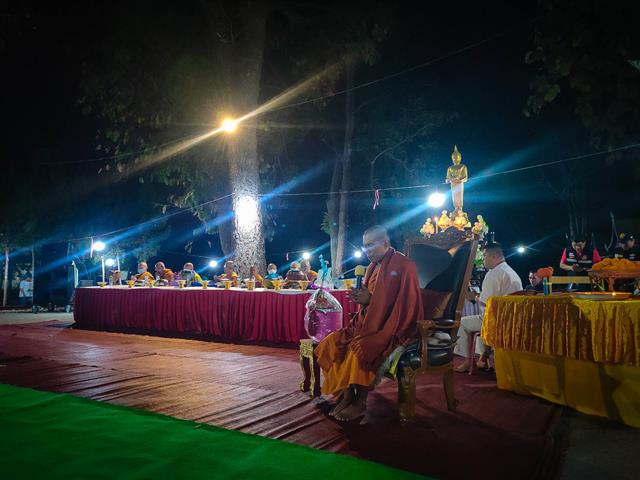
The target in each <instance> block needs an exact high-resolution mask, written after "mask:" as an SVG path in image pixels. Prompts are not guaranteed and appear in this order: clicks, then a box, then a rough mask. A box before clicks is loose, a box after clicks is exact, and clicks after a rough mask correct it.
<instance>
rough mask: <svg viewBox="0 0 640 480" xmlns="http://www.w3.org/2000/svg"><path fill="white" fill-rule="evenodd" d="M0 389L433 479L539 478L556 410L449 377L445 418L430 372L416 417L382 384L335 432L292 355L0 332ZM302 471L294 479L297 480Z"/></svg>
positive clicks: (548, 469) (480, 378)
mask: <svg viewBox="0 0 640 480" xmlns="http://www.w3.org/2000/svg"><path fill="white" fill-rule="evenodd" d="M0 364H1V365H2V367H1V368H0V382H2V383H8V384H13V385H19V386H25V387H32V388H37V389H41V390H49V391H52V392H66V393H72V394H74V395H78V396H82V397H87V398H92V399H95V400H100V401H105V402H110V403H114V404H119V405H125V406H129V407H135V408H141V409H146V410H151V411H154V412H159V413H162V414H166V415H170V416H173V417H177V418H183V419H189V420H195V421H198V422H203V423H209V424H213V425H217V426H220V427H224V428H228V429H235V430H240V431H243V432H247V433H255V434H258V435H263V436H267V437H271V438H276V439H281V440H285V441H288V442H295V443H300V444H304V445H309V446H312V447H315V448H321V449H325V450H330V451H334V452H339V453H343V454H347V455H353V456H357V457H362V458H367V459H370V460H373V461H376V462H379V463H383V464H387V465H391V466H394V467H398V468H401V469H404V470H410V471H414V472H417V473H421V474H425V475H431V476H435V477H438V478H471V477H473V478H492V479H495V478H518V479H525V478H549V476H550V475H551V474H552V471H553V469H554V468H555V467H556V465H557V463H558V459H559V458H558V449H557V448H556V447H555V442H554V439H553V435H552V433H553V429H554V426H555V425H556V423H557V420H558V417H559V413H560V411H561V410H560V408H559V407H557V406H555V405H552V404H548V403H546V402H544V401H541V400H538V399H534V398H527V397H521V396H517V395H515V394H511V393H508V392H502V391H499V390H497V388H496V385H495V380H494V379H493V378H492V377H490V376H486V375H484V374H479V375H474V376H468V375H457V376H456V378H455V381H456V397H457V399H458V400H459V401H460V405H459V407H458V411H457V412H455V413H451V412H448V411H447V410H446V405H445V401H444V395H443V392H442V387H441V385H440V382H439V378H437V377H433V378H430V377H427V378H422V379H421V380H420V381H419V384H418V393H417V397H418V405H417V421H416V423H415V424H414V425H411V426H409V427H407V428H402V427H400V425H399V423H398V419H397V406H396V400H395V392H396V386H395V384H394V383H393V382H390V381H389V382H387V383H384V384H383V385H381V386H380V387H379V388H378V389H377V390H376V391H375V393H374V394H372V395H371V396H370V410H371V418H370V419H369V423H368V424H367V425H364V426H360V425H351V424H349V425H343V424H340V423H337V422H335V421H334V420H332V419H331V418H330V417H328V416H327V415H326V411H327V409H328V408H329V406H328V405H326V404H325V405H321V406H317V405H315V404H313V403H312V401H311V399H310V398H309V397H308V396H307V395H305V394H303V393H301V392H299V391H298V382H299V379H300V377H299V376H300V371H299V366H298V356H297V352H296V351H295V350H290V349H280V348H268V347H258V346H248V345H231V344H220V343H210V342H202V341H194V340H182V339H167V338H157V337H147V336H138V335H126V334H118V333H104V332H92V331H80V330H72V329H62V328H55V326H54V324H39V325H28V326H2V327H0ZM303 473H304V472H301V474H303Z"/></svg>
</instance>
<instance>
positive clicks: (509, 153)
mask: <svg viewBox="0 0 640 480" xmlns="http://www.w3.org/2000/svg"><path fill="white" fill-rule="evenodd" d="M425 4H426V5H428V10H427V11H423V12H420V13H418V12H417V11H416V8H415V7H414V6H413V5H410V4H402V3H401V4H400V5H399V6H398V8H397V13H396V15H397V22H396V26H395V28H394V29H393V30H392V31H391V32H390V35H389V37H388V39H387V40H386V41H385V42H384V43H383V44H382V46H381V55H380V58H379V60H378V62H377V63H376V64H375V65H373V66H372V67H369V68H362V69H360V70H359V71H358V73H357V75H358V76H357V79H356V83H360V82H365V81H368V80H371V79H374V78H379V77H381V76H384V75H387V74H389V73H393V72H395V71H399V70H402V69H404V68H406V67H408V66H411V65H415V64H418V63H421V62H423V61H426V60H428V59H431V58H435V57H439V56H441V55H443V54H446V53H448V52H452V51H455V50H456V49H459V48H461V47H463V46H465V45H468V44H470V43H473V42H476V41H478V40H482V39H485V38H488V37H491V36H492V35H494V34H496V33H499V32H504V31H505V30H508V29H510V30H509V31H508V32H507V33H505V34H504V35H502V36H499V37H497V38H495V39H492V40H490V41H488V42H487V43H485V44H483V45H481V46H478V47H476V48H473V49H471V50H469V51H467V52H464V53H461V54H459V55H455V56H453V57H451V58H449V59H446V60H443V61H441V62H438V63H436V64H434V65H432V66H429V67H426V68H423V69H420V70H417V71H415V72H412V73H408V74H406V75H402V76H399V77H396V78H394V79H391V80H389V81H386V82H382V83H379V84H377V85H375V86H373V87H370V88H366V89H362V90H360V91H359V92H358V94H357V97H356V98H357V99H363V98H367V97H368V96H375V95H378V94H380V92H381V91H384V90H385V89H394V91H402V89H403V88H404V86H406V85H411V86H413V87H415V86H416V85H423V86H424V87H423V88H424V89H425V91H427V92H428V93H429V94H430V95H431V96H432V97H433V98H434V99H437V102H438V103H439V108H447V109H450V110H451V111H456V112H458V114H459V117H458V119H457V120H456V121H454V122H453V123H451V124H449V125H447V126H446V127H444V128H441V129H439V130H438V132H437V136H438V138H437V141H438V144H439V145H441V147H442V148H441V159H442V166H443V171H442V176H443V177H444V173H445V171H444V168H445V167H446V165H447V164H448V162H449V158H450V157H449V156H450V153H451V149H452V146H453V144H454V143H456V144H457V145H458V146H459V148H460V150H461V151H462V154H463V162H464V163H465V164H466V165H467V166H468V168H469V172H470V176H471V177H473V176H474V175H478V174H482V173H487V172H490V171H501V170H506V169H511V168H517V167H521V166H526V165H532V164H537V163H540V162H545V161H550V160H556V159H560V158H564V157H569V156H573V155H578V154H581V153H587V152H590V151H592V147H591V146H590V145H589V137H588V134H587V132H586V131H585V130H584V129H582V128H581V127H580V125H579V122H578V120H577V119H576V118H575V116H574V115H573V113H572V112H571V109H570V107H569V106H568V105H566V104H565V103H564V101H563V100H561V101H559V102H556V104H554V105H553V106H552V107H551V108H549V109H548V110H547V111H545V112H544V113H543V114H542V115H541V116H539V117H536V118H532V119H527V118H525V117H524V116H523V114H522V108H523V106H524V104H525V101H526V98H527V95H528V81H529V78H530V74H531V72H530V70H529V69H528V67H527V66H526V65H525V63H524V55H525V53H526V51H527V50H528V49H529V48H530V46H531V43H530V42H531V40H530V35H531V28H532V23H530V22H529V23H528V21H530V20H532V19H533V18H535V17H536V16H538V15H540V11H539V10H538V5H539V4H538V2H537V1H530V2H508V1H504V2H495V1H494V2H491V1H490V2H437V3H436V2H425ZM90 8H91V7H89V4H86V3H83V4H73V5H67V6H58V5H56V6H45V7H38V8H35V9H32V10H31V16H30V18H29V19H28V20H26V21H25V22H24V25H23V26H22V27H21V28H20V31H19V32H18V33H17V34H15V35H12V36H11V37H10V39H9V41H8V42H7V44H6V48H5V49H4V51H3V52H2V56H3V58H2V61H3V64H4V65H5V68H4V69H3V70H4V74H3V75H2V95H3V104H4V105H5V106H4V107H3V110H4V111H5V129H4V140H3V142H2V152H3V157H4V158H5V161H7V162H9V163H10V164H11V166H10V167H9V168H12V169H16V170H18V171H19V172H21V175H24V177H25V178H26V177H29V178H32V177H34V176H36V177H39V178H41V179H42V182H43V183H42V184H41V186H39V187H38V190H37V192H34V193H35V194H37V195H38V196H39V197H41V198H45V199H47V201H50V202H55V201H56V199H55V198H51V192H50V191H48V187H47V186H46V185H47V177H48V175H49V174H48V169H51V168H56V169H59V168H63V169H64V170H63V172H65V174H66V177H67V178H68V179H71V180H68V181H70V182H83V181H86V179H87V178H88V177H90V176H92V175H94V173H95V171H96V169H95V168H94V166H93V165H91V164H82V165H79V166H77V165H65V166H64V167H61V166H45V165H41V162H43V161H59V160H67V161H68V160H81V159H86V158H93V157H96V156H98V155H97V153H96V151H95V141H94V132H95V129H96V128H97V124H96V122H95V121H94V120H93V119H91V118H90V117H86V116H83V115H82V113H81V112H80V111H79V109H78V108H77V106H76V102H75V101H76V99H77V98H78V82H79V79H80V76H81V72H82V61H83V60H85V59H87V58H91V55H93V54H94V49H93V46H95V45H97V43H98V42H99V41H100V38H101V37H102V35H103V34H104V32H106V31H108V29H109V28H110V24H109V21H108V19H109V16H110V15H121V14H122V15H126V10H123V9H122V6H121V5H120V6H119V7H118V6H114V7H113V10H106V11H105V12H97V11H92V10H90ZM101 8H105V9H109V8H110V7H101ZM118 8H119V9H120V10H119V11H116V9H118ZM296 148H297V149H298V152H297V153H298V154H300V155H311V156H313V155H316V156H318V157H319V160H320V158H321V157H322V156H323V155H324V154H323V153H318V147H317V145H316V144H314V143H313V142H312V141H309V142H308V143H306V144H305V143H303V144H301V145H299V146H298V147H296ZM576 168H581V166H580V165H576ZM329 178H330V171H329V170H326V171H325V174H323V175H320V176H318V177H316V178H314V179H313V180H312V181H311V182H309V183H306V184H304V185H302V186H300V187H299V191H318V190H328V188H329ZM26 184H27V185H31V183H30V182H26ZM42 185H43V186H42ZM12 187H13V188H23V186H20V185H13V186H9V188H12ZM29 188H32V187H29ZM136 188H139V187H138V185H137V184H133V185H132V184H122V185H116V186H113V185H110V186H101V187H100V188H98V189H96V190H95V191H94V192H93V194H92V195H93V196H94V197H99V196H106V195H107V196H109V197H111V198H112V199H113V201H127V198H129V193H130V192H132V190H133V189H136ZM603 188H605V189H607V190H606V191H607V194H606V195H604V198H603V202H602V203H601V206H600V208H599V209H598V211H595V212H593V217H592V220H593V223H594V230H595V231H596V233H597V235H598V239H599V240H600V241H601V242H604V241H606V240H608V235H609V219H608V211H609V210H610V209H614V210H617V211H619V212H620V215H621V216H622V218H623V220H622V222H623V223H624V217H625V215H626V216H630V215H631V213H632V212H630V210H629V209H627V210H626V211H625V210H624V208H623V207H621V206H622V205H624V204H625V202H624V199H625V196H626V194H625V192H621V191H617V190H615V188H614V187H612V186H611V185H609V184H608V183H607V182H606V181H605V180H603ZM8 193H9V194H10V193H11V190H9V192H8ZM425 195H426V192H424V191H410V192H408V193H407V196H406V199H405V200H406V202H407V205H408V208H410V206H412V205H416V204H418V203H419V202H423V201H424V198H425ZM353 200H354V202H353V204H354V206H355V207H354V208H356V209H359V208H360V209H361V210H358V211H366V209H368V207H363V206H364V205H367V206H368V205H370V203H371V202H372V198H371V196H370V195H364V196H363V195H359V196H356V197H354V199H353ZM319 202H320V200H319V199H317V198H315V197H313V198H311V199H300V200H299V201H298V200H297V201H295V202H291V201H290V202H288V203H287V206H288V208H289V210H288V211H287V215H286V219H284V218H280V219H279V222H280V227H279V229H278V232H277V234H276V238H275V241H274V242H271V243H268V244H267V257H268V258H270V259H273V260H275V261H276V262H279V263H282V262H283V261H284V258H282V257H280V256H277V255H276V254H277V253H280V252H284V251H287V250H298V249H300V248H313V247H314V246H316V245H319V244H321V243H324V242H325V241H327V239H328V237H326V235H325V234H324V233H322V232H321V231H320V229H319V224H320V221H321V212H322V211H324V209H325V205H324V199H322V201H321V204H319ZM384 202H385V197H384V196H383V206H384ZM3 203H5V204H6V202H3ZM82 205H83V207H82V209H83V212H84V214H85V215H86V217H85V218H86V219H87V221H91V222H92V223H93V227H94V230H95V231H96V232H99V231H103V230H110V229H112V228H117V227H120V226H124V225H128V224H130V223H134V222H132V221H131V220H132V219H128V218H109V215H105V212H102V211H101V212H98V211H92V207H91V204H88V206H87V203H86V202H85V201H83V202H82ZM4 206H5V207H6V205H4ZM465 207H466V208H465V210H467V211H468V212H470V213H471V214H473V215H474V216H475V214H476V213H482V214H483V215H484V216H485V218H486V219H487V221H488V222H489V224H490V225H491V227H492V229H493V230H495V232H496V239H497V240H499V241H502V242H503V243H504V244H505V246H507V247H508V248H513V247H515V246H516V245H517V244H520V243H523V244H529V243H532V242H534V241H536V240H539V239H541V238H543V237H546V236H549V238H548V239H547V240H546V241H544V242H542V243H540V244H538V245H536V248H537V249H539V250H540V251H539V252H537V253H536V252H533V255H527V256H525V257H523V258H514V259H512V263H513V264H514V265H515V267H516V268H517V269H518V270H519V273H521V275H523V276H524V275H525V273H526V269H527V268H530V267H537V266H539V265H546V264H553V265H556V264H557V261H558V257H559V255H560V251H561V248H562V247H563V245H564V240H563V235H564V233H565V232H566V228H567V227H566V218H567V214H566V210H565V208H564V206H563V205H562V204H561V203H560V201H559V200H558V198H557V197H555V196H554V194H553V192H551V191H550V190H549V188H548V187H547V185H546V183H545V181H544V180H543V177H542V174H541V172H540V171H538V170H532V171H528V172H526V173H518V174H512V175H505V176H500V177H496V178H494V179H490V180H485V181H481V182H475V183H472V182H470V184H469V185H468V188H467V190H466V193H465ZM432 215H433V213H432ZM114 223H115V225H114ZM367 223H369V218H367V215H366V213H365V214H364V215H357V218H352V221H351V241H352V242H353V243H355V244H356V245H358V244H359V243H358V242H359V232H360V231H361V229H362V228H363V227H364V226H366V224H367ZM172 225H173V228H174V231H176V230H181V229H184V230H187V229H193V228H194V227H195V226H197V224H196V222H195V220H194V219H192V218H191V217H190V216H189V215H188V214H186V215H184V216H178V217H176V220H175V221H173V222H172ZM283 225H286V226H283ZM397 246H398V247H401V245H397ZM165 250H166V251H173V252H179V251H181V250H182V246H181V245H167V246H166V248H165ZM219 251H220V250H219V248H218V247H217V245H216V244H214V248H213V250H210V249H209V247H208V245H207V244H206V241H204V240H203V239H201V240H200V241H198V242H196V247H195V249H194V253H196V254H200V255H203V256H209V255H215V254H216V252H218V253H219ZM161 256H163V257H164V258H167V259H168V260H169V262H170V263H179V262H182V261H184V260H186V259H184V260H183V259H182V258H180V257H179V256H177V255H172V254H166V253H165V254H162V255H161Z"/></svg>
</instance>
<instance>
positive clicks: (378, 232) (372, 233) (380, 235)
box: [362, 225, 391, 262]
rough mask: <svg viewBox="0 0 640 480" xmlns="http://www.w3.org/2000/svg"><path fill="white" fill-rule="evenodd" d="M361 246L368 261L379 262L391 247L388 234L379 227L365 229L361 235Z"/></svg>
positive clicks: (384, 229)
mask: <svg viewBox="0 0 640 480" xmlns="http://www.w3.org/2000/svg"><path fill="white" fill-rule="evenodd" d="M362 246H363V248H364V252H365V253H366V254H367V257H368V258H369V260H370V261H372V262H379V261H381V260H382V258H383V257H384V256H385V254H386V253H387V251H388V250H389V247H391V243H390V240H389V232H387V229H386V228H384V227H383V226H381V225H375V226H373V227H371V228H367V229H366V230H365V232H364V234H363V235H362Z"/></svg>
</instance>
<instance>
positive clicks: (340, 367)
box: [316, 226, 423, 421]
mask: <svg viewBox="0 0 640 480" xmlns="http://www.w3.org/2000/svg"><path fill="white" fill-rule="evenodd" d="M363 244H364V250H365V253H366V254H367V257H369V260H370V261H371V264H370V265H369V267H368V268H367V272H366V274H365V277H364V282H363V286H362V288H359V289H355V288H354V289H352V290H351V292H350V294H349V296H350V299H351V300H352V301H354V302H355V303H358V304H360V310H359V311H358V313H357V314H356V315H355V316H354V317H353V319H352V320H351V323H350V324H349V325H348V326H347V327H345V328H343V329H341V330H338V331H336V332H333V333H331V334H330V335H328V336H327V337H326V338H325V339H324V340H322V341H321V342H320V344H319V345H318V347H317V348H316V355H317V357H318V364H319V365H320V367H321V368H322V370H323V373H324V383H323V384H322V393H323V394H325V395H326V394H333V395H336V396H340V397H341V400H340V402H339V403H338V405H336V407H335V408H334V409H333V410H332V411H331V413H330V415H333V416H334V417H335V418H336V419H337V420H341V421H349V420H353V419H355V418H358V417H360V416H361V415H363V414H364V413H365V411H366V409H367V395H368V394H369V391H370V390H372V389H373V387H374V384H375V382H376V378H377V377H378V370H379V368H380V365H381V364H382V363H383V362H384V360H385V359H386V358H387V357H388V356H389V355H390V354H391V352H393V350H394V349H395V348H397V347H398V346H400V345H403V344H406V343H408V342H410V341H412V340H413V339H415V338H416V325H417V321H418V320H421V319H422V313H423V310H422V296H421V295H422V294H421V290H420V285H419V282H418V272H417V270H416V266H415V264H414V263H413V262H412V261H411V260H409V259H408V258H407V257H405V256H404V255H403V254H402V253H399V252H396V251H395V250H394V249H393V248H392V247H391V245H390V243H389V235H388V233H387V231H386V230H385V229H384V228H383V227H379V226H376V227H372V228H370V229H368V230H367V231H366V232H365V233H364V236H363Z"/></svg>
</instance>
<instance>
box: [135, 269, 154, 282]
mask: <svg viewBox="0 0 640 480" xmlns="http://www.w3.org/2000/svg"><path fill="white" fill-rule="evenodd" d="M153 279H154V278H153V275H152V274H151V272H147V271H144V272H142V273H139V274H138V275H136V282H144V281H145V280H153Z"/></svg>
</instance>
